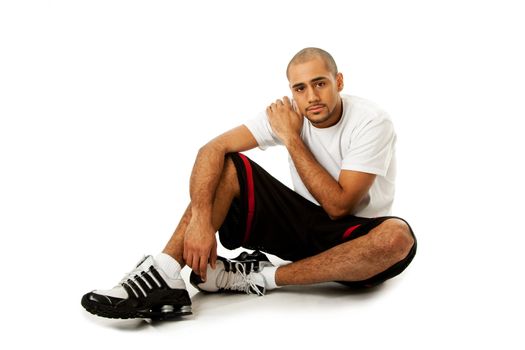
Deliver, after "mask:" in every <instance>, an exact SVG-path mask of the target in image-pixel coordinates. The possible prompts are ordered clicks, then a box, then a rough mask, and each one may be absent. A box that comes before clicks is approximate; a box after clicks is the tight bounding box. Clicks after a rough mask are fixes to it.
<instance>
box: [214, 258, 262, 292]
mask: <svg viewBox="0 0 525 350" xmlns="http://www.w3.org/2000/svg"><path fill="white" fill-rule="evenodd" d="M235 270H236V271H235ZM223 273H224V274H225V275H223V276H221V278H220V279H219V280H220V281H221V282H223V283H219V286H218V287H219V288H223V289H228V290H233V291H241V292H245V293H247V294H253V292H254V291H255V293H256V294H257V295H261V296H262V295H263V293H262V292H261V290H260V288H259V286H258V285H257V284H256V283H255V280H254V275H253V273H248V274H247V273H246V268H245V266H244V264H243V263H240V262H237V263H235V269H233V271H224V272H223ZM225 277H226V278H225Z"/></svg>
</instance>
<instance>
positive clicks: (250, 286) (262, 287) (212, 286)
mask: <svg viewBox="0 0 525 350" xmlns="http://www.w3.org/2000/svg"><path fill="white" fill-rule="evenodd" d="M265 266H273V265H272V263H271V262H270V260H269V259H268V257H267V256H266V255H265V254H263V253H261V252H260V251H254V252H253V253H251V254H249V253H247V252H243V253H241V254H240V255H239V256H238V257H236V258H235V259H231V260H230V259H226V258H224V257H222V256H218V257H217V264H216V268H215V269H212V268H211V266H210V265H208V269H207V271H206V275H207V280H206V282H204V281H203V280H202V279H201V278H200V276H199V275H197V274H196V273H194V272H192V273H191V275H190V283H191V284H192V285H193V286H194V287H195V288H197V289H198V290H200V291H203V292H209V293H216V292H223V291H233V292H244V293H247V294H257V295H261V296H262V295H264V294H265V293H266V282H265V280H264V277H263V276H262V274H261V273H260V272H261V271H262V269H263V268H264V267H265Z"/></svg>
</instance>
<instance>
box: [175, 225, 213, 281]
mask: <svg viewBox="0 0 525 350" xmlns="http://www.w3.org/2000/svg"><path fill="white" fill-rule="evenodd" d="M183 258H184V261H185V263H186V265H188V266H189V267H190V268H191V269H192V270H193V272H195V273H196V274H198V275H199V276H200V277H201V278H202V280H203V281H206V270H207V265H208V262H209V263H210V265H211V267H212V268H214V269H215V262H216V261H217V239H216V238H215V229H214V228H213V226H212V225H211V223H206V222H205V221H202V220H198V219H196V218H194V217H192V218H191V220H190V222H189V224H188V227H187V228H186V234H185V236H184V254H183Z"/></svg>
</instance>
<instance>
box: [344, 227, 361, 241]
mask: <svg viewBox="0 0 525 350" xmlns="http://www.w3.org/2000/svg"><path fill="white" fill-rule="evenodd" d="M359 226H361V224H359V225H355V226H351V227H349V228H347V229H346V231H345V233H343V239H347V238H348V237H349V236H350V235H351V234H352V232H354V231H355V229H356V228H358V227H359Z"/></svg>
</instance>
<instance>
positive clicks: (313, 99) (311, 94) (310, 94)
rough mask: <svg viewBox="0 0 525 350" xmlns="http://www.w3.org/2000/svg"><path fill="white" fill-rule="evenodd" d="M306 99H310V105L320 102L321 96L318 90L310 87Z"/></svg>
mask: <svg viewBox="0 0 525 350" xmlns="http://www.w3.org/2000/svg"><path fill="white" fill-rule="evenodd" d="M306 97H307V98H308V103H310V104H311V103H314V102H319V95H318V93H317V90H315V89H314V88H313V87H312V86H309V87H308V90H307V96H306Z"/></svg>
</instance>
